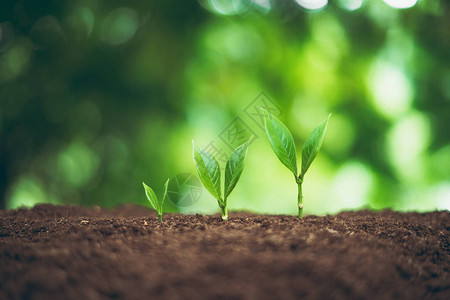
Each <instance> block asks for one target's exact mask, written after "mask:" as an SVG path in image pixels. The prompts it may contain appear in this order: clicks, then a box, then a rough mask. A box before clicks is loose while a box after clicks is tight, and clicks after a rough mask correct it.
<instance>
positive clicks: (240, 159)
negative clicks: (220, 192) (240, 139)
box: [224, 136, 253, 201]
mask: <svg viewBox="0 0 450 300" xmlns="http://www.w3.org/2000/svg"><path fill="white" fill-rule="evenodd" d="M252 139H253V136H251V137H250V139H249V140H248V141H247V142H245V143H244V144H242V145H240V146H239V147H237V148H236V149H234V151H233V152H232V153H231V155H230V158H229V159H228V161H227V166H226V167H225V195H224V200H225V201H226V199H227V198H228V196H229V195H230V193H231V192H232V191H233V189H234V187H235V186H236V184H237V182H238V181H239V178H240V177H241V174H242V171H243V170H244V163H245V158H246V156H247V152H248V146H249V145H250V142H251V141H252Z"/></svg>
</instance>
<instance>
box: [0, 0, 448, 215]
mask: <svg viewBox="0 0 450 300" xmlns="http://www.w3.org/2000/svg"><path fill="white" fill-rule="evenodd" d="M350 2H351V0H347V1H346V0H342V1H332V2H330V3H329V4H328V6H326V7H325V8H323V9H321V10H319V11H307V10H305V9H302V8H301V7H300V6H299V5H298V4H297V3H296V2H295V1H250V0H241V1H238V0H235V1H231V2H230V1H228V2H226V1H218V0H214V1H213V0H203V1H199V2H195V1H182V0H179V1H137V0H130V1H126V2H125V1H106V0H96V1H87V0H70V1H52V0H43V1H32V0H22V1H10V0H5V1H2V2H1V4H0V33H1V34H0V191H1V195H0V205H1V206H2V207H3V208H16V207H19V206H22V205H26V206H31V205H34V204H36V203H41V202H50V203H70V204H80V205H101V206H107V207H111V206H115V205H117V204H120V203H139V204H147V203H146V201H147V200H146V198H145V195H144V192H143V189H142V186H141V182H142V181H145V182H147V183H148V184H149V185H151V186H152V187H153V188H154V189H155V191H156V192H157V194H158V192H159V193H162V187H163V183H164V182H165V180H166V179H167V178H168V177H172V176H174V175H175V174H178V173H192V174H195V167H194V163H193V161H192V148H191V147H192V144H191V140H192V139H193V138H194V139H195V140H196V142H198V144H199V145H200V146H206V145H207V144H208V143H209V142H211V141H215V142H216V143H217V145H218V147H221V149H223V151H225V152H227V153H228V154H229V153H230V152H231V151H229V149H227V147H226V145H224V143H223V142H222V141H221V140H220V139H218V135H219V134H220V133H221V132H222V131H223V130H224V128H226V127H227V126H228V125H229V124H230V122H232V121H233V120H234V119H235V118H236V117H240V118H241V119H242V120H243V121H244V122H245V124H247V125H248V126H249V127H250V128H251V130H253V131H254V133H255V134H256V135H257V136H258V138H256V139H255V141H254V142H253V143H252V145H251V146H250V150H249V156H248V162H247V165H246V167H245V170H244V173H243V175H242V177H241V181H240V182H239V184H238V186H237V187H236V190H235V191H233V194H232V195H231V196H230V199H229V204H228V205H229V209H231V210H233V209H234V210H237V209H247V210H252V211H255V212H265V213H288V214H295V213H296V209H297V208H296V192H297V190H296V188H297V187H296V185H295V184H293V182H292V181H293V180H292V178H291V177H292V175H291V174H290V173H289V171H288V170H286V169H285V168H284V166H282V165H281V164H280V163H279V162H278V161H277V158H276V157H275V155H274V154H273V153H272V150H271V149H270V146H269V144H268V142H267V140H266V138H265V137H264V132H263V131H262V129H260V128H259V127H258V125H257V124H256V123H255V122H253V121H252V120H251V119H250V118H249V117H248V115H246V114H245V113H244V109H245V108H246V107H247V105H248V104H249V103H251V102H252V101H253V100H254V99H255V98H256V97H257V96H258V95H259V94H260V93H261V92H265V93H266V94H267V95H268V96H270V98H271V99H273V101H274V102H275V103H277V104H278V105H279V106H280V107H281V108H282V110H283V114H282V115H281V117H280V118H281V119H282V120H283V122H285V124H286V125H287V126H288V127H289V128H290V130H291V131H292V133H293V135H294V138H295V139H296V141H297V142H298V144H297V148H298V149H301V147H300V145H302V144H303V141H304V140H305V138H306V137H307V135H308V134H309V132H310V131H311V130H312V129H313V128H314V127H315V126H317V125H318V124H319V123H320V122H322V121H323V120H324V119H325V118H326V117H327V115H328V113H329V112H333V117H332V118H331V120H330V123H329V128H328V132H327V135H326V137H325V142H324V145H323V148H322V150H321V153H320V154H319V155H318V157H317V159H316V161H314V163H313V165H312V167H311V169H310V170H309V172H308V180H307V181H306V183H305V185H304V198H305V212H306V213H307V214H308V213H309V214H323V213H334V212H337V211H339V210H342V209H357V208H361V207H369V208H373V209H381V208H386V207H390V208H393V209H398V210H418V211H424V210H433V209H449V208H450V138H449V135H450V134H449V124H448V121H449V116H450V55H449V54H450V13H449V8H450V5H449V2H448V1H419V2H418V3H417V4H416V5H415V6H414V7H412V8H409V9H404V10H402V9H395V8H392V7H390V6H389V5H387V4H386V3H385V2H383V1H381V0H380V1H362V6H361V7H360V8H358V9H356V10H353V11H349V10H348V9H346V8H345V7H346V3H347V4H348V3H350ZM267 3H268V4H267ZM347 6H348V5H347ZM167 209H168V210H181V211H183V212H205V213H210V212H215V211H216V210H217V204H216V201H215V200H214V199H213V198H212V196H210V195H209V194H208V193H206V192H204V193H203V194H202V196H201V198H200V200H199V201H198V202H197V203H196V204H195V205H193V206H191V207H187V208H183V209H180V208H177V207H170V203H168V207H167Z"/></svg>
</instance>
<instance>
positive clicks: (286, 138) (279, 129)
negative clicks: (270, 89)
mask: <svg viewBox="0 0 450 300" xmlns="http://www.w3.org/2000/svg"><path fill="white" fill-rule="evenodd" d="M261 110H262V112H263V114H264V120H265V127H266V133H267V136H268V138H269V142H270V145H271V146H272V149H273V151H274V152H275V154H276V155H277V157H278V159H279V160H280V161H281V162H282V163H283V164H284V165H285V166H286V167H287V168H288V169H289V170H291V172H292V173H293V174H294V176H295V178H296V179H297V178H298V177H300V178H303V176H305V173H306V171H308V169H309V167H310V166H311V163H312V162H313V160H314V158H316V155H317V153H318V152H319V150H320V148H321V147H322V143H323V139H324V137H325V132H326V130H327V125H328V120H329V119H330V116H331V114H330V115H329V116H328V118H327V119H326V120H325V121H324V122H323V123H322V124H320V125H319V126H317V127H316V128H314V130H313V131H312V132H311V134H310V135H309V136H308V138H307V139H306V141H305V143H304V144H303V148H302V168H301V172H300V174H298V170H297V151H296V149H295V143H294V138H293V137H292V134H291V132H290V131H289V129H288V128H287V127H286V126H285V125H284V124H283V123H282V122H281V121H280V120H278V119H277V118H276V117H275V116H273V115H272V114H271V113H269V112H268V111H266V110H265V109H263V108H261Z"/></svg>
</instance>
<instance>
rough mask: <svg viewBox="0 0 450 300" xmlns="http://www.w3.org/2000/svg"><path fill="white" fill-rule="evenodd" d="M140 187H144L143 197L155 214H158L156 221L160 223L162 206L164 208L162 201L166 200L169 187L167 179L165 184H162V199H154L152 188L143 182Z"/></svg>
mask: <svg viewBox="0 0 450 300" xmlns="http://www.w3.org/2000/svg"><path fill="white" fill-rule="evenodd" d="M142 185H143V186H144V190H145V195H146V196H147V199H148V202H150V205H151V206H152V207H153V209H154V210H156V213H157V214H158V219H159V221H160V222H162V214H163V206H164V200H166V196H167V187H168V186H169V179H167V181H166V183H165V184H164V195H163V197H162V198H159V199H158V197H156V195H155V192H153V190H152V188H151V187H149V186H148V185H146V184H145V182H142Z"/></svg>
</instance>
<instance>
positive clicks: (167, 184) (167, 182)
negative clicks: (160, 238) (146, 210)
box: [159, 179, 170, 215]
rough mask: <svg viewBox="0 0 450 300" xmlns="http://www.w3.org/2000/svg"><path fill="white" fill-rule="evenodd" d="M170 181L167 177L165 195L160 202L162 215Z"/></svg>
mask: <svg viewBox="0 0 450 300" xmlns="http://www.w3.org/2000/svg"><path fill="white" fill-rule="evenodd" d="M169 181H170V179H167V181H166V183H165V184H164V195H163V197H162V198H161V202H160V203H159V208H160V211H159V214H160V215H162V213H163V207H164V201H165V200H166V197H167V188H168V187H169Z"/></svg>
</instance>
